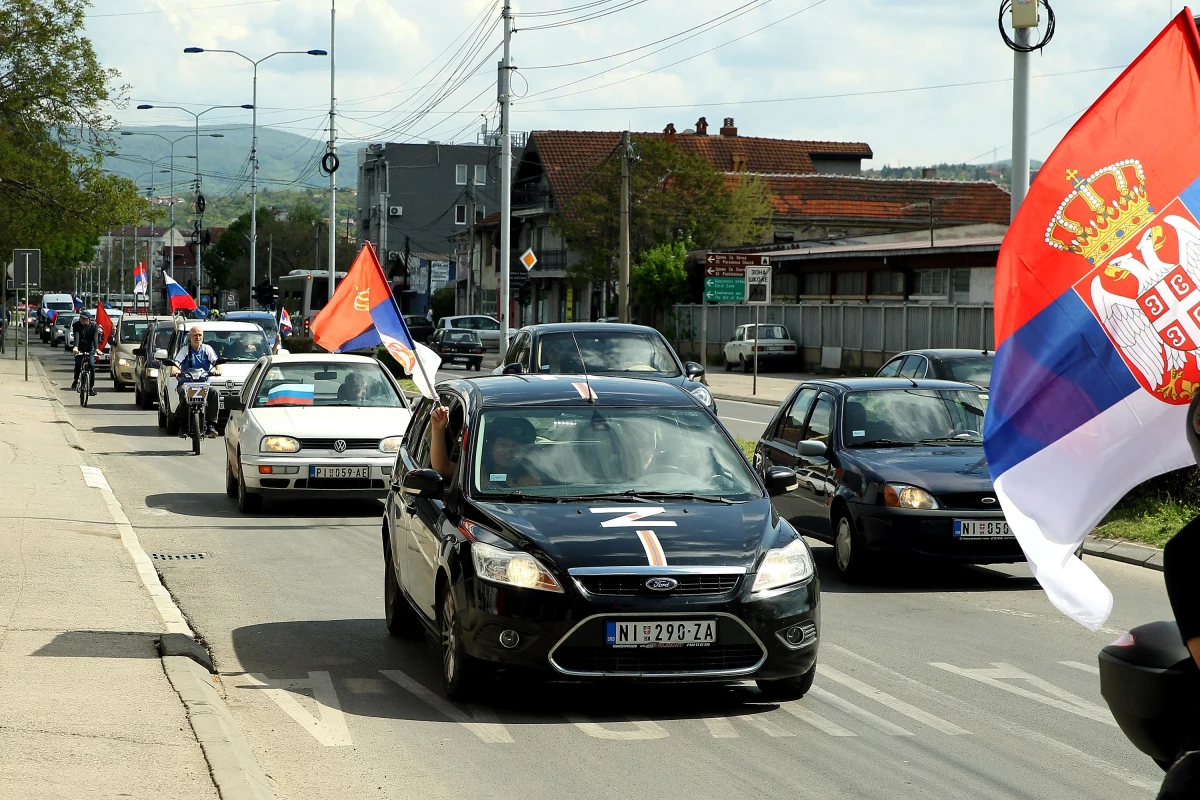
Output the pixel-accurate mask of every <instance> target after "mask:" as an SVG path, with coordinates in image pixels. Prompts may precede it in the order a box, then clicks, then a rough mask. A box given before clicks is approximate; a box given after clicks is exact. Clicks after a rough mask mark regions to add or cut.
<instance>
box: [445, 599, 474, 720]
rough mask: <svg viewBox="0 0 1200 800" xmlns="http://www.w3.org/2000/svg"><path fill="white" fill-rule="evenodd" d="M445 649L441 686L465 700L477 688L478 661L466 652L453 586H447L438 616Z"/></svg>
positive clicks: (451, 697)
mask: <svg viewBox="0 0 1200 800" xmlns="http://www.w3.org/2000/svg"><path fill="white" fill-rule="evenodd" d="M438 626H439V629H440V631H441V640H442V642H441V645H442V647H441V649H442V689H443V690H444V691H445V692H446V696H447V697H449V698H450V699H451V700H466V699H468V698H469V697H470V696H471V692H472V690H473V689H474V688H475V685H474V684H475V677H476V673H477V672H478V671H479V667H478V662H476V661H475V659H473V658H471V657H470V656H469V655H467V650H466V648H465V647H464V646H463V636H462V626H461V625H460V624H459V621H458V604H457V603H456V602H455V601H454V590H453V589H452V588H451V587H449V586H447V587H446V592H445V594H444V596H443V597H442V605H441V613H440V614H439V617H438Z"/></svg>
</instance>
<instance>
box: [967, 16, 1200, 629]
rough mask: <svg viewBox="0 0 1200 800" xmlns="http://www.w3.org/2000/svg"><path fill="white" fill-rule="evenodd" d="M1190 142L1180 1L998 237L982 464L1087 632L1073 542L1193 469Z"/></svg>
mask: <svg viewBox="0 0 1200 800" xmlns="http://www.w3.org/2000/svg"><path fill="white" fill-rule="evenodd" d="M1198 138H1200V36H1198V35H1197V32H1196V26H1195V23H1193V22H1192V14H1191V11H1190V10H1188V9H1187V8H1185V9H1184V10H1183V13H1181V14H1180V15H1179V16H1177V17H1176V18H1175V19H1174V20H1173V21H1172V22H1171V23H1170V24H1169V25H1168V26H1167V27H1166V29H1165V30H1163V32H1162V33H1160V34H1159V35H1158V38H1156V39H1155V40H1154V41H1153V42H1152V43H1151V44H1150V46H1149V47H1147V48H1146V50H1145V51H1144V52H1143V53H1142V54H1141V55H1140V56H1138V57H1137V59H1135V60H1134V62H1133V63H1132V64H1131V65H1130V66H1129V68H1128V69H1126V70H1125V72H1124V73H1123V74H1122V75H1121V76H1120V77H1119V78H1117V80H1116V81H1115V82H1114V83H1113V84H1112V86H1110V87H1109V88H1108V89H1107V90H1106V91H1105V92H1104V94H1103V95H1101V96H1100V99H1099V100H1097V101H1096V102H1095V104H1094V105H1093V106H1092V107H1091V108H1090V109H1089V110H1088V111H1087V112H1086V113H1085V114H1084V115H1083V117H1082V118H1081V119H1080V120H1079V121H1078V122H1077V123H1076V124H1075V126H1074V127H1073V128H1072V129H1071V131H1070V132H1069V133H1068V134H1067V135H1066V137H1065V138H1064V139H1063V140H1062V142H1061V143H1060V144H1059V146H1058V147H1057V148H1056V149H1055V151H1054V152H1053V153H1052V154H1051V155H1050V157H1049V158H1048V159H1047V160H1046V162H1045V164H1043V166H1042V168H1041V171H1040V172H1039V173H1038V177H1037V180H1036V181H1035V182H1034V184H1033V186H1032V187H1031V188H1030V190H1029V194H1028V196H1027V197H1026V198H1025V201H1024V203H1023V204H1022V205H1021V209H1020V212H1019V213H1018V214H1017V217H1016V219H1015V220H1013V224H1012V226H1011V227H1010V228H1009V230H1008V235H1007V236H1005V238H1004V243H1003V245H1002V246H1001V248H1000V256H999V261H998V263H997V267H996V342H997V349H996V365H995V370H994V373H993V376H992V382H991V399H990V403H989V407H988V410H987V420H986V424H985V427H984V449H985V451H986V453H987V460H988V466H989V468H990V470H991V474H992V478H993V480H994V483H995V487H996V494H997V496H998V497H999V498H1000V502H1001V505H1002V507H1003V509H1004V516H1005V518H1006V519H1007V520H1008V522H1009V525H1010V526H1011V527H1012V530H1013V532H1014V533H1015V534H1016V537H1017V539H1018V540H1019V541H1020V543H1021V547H1022V548H1023V549H1024V550H1025V554H1026V556H1027V557H1028V558H1029V563H1030V567H1031V568H1032V569H1033V573H1034V575H1035V576H1036V577H1037V579H1038V581H1039V582H1040V583H1041V584H1042V587H1043V588H1044V589H1045V590H1046V594H1047V595H1048V596H1049V598H1050V600H1051V602H1053V603H1054V605H1055V606H1057V607H1058V608H1059V609H1060V610H1061V611H1063V612H1064V613H1066V614H1067V615H1068V616H1070V617H1072V618H1073V619H1075V620H1077V621H1079V622H1081V623H1083V624H1084V625H1086V626H1087V627H1089V628H1091V629H1092V630H1096V629H1098V628H1099V627H1100V626H1101V625H1102V624H1103V622H1104V620H1105V619H1107V617H1108V615H1109V612H1110V611H1111V610H1112V594H1111V593H1110V592H1109V591H1108V589H1107V588H1106V587H1105V586H1104V584H1102V583H1101V582H1100V579H1099V578H1097V577H1096V575H1095V574H1093V573H1092V571H1091V570H1090V569H1088V568H1087V567H1086V566H1085V565H1084V563H1083V562H1082V561H1081V560H1080V559H1078V558H1076V557H1075V555H1074V552H1075V549H1076V548H1077V547H1078V546H1079V544H1080V543H1081V542H1082V541H1083V540H1084V537H1085V536H1087V534H1088V533H1089V532H1090V531H1091V530H1092V529H1093V528H1094V527H1095V526H1096V524H1097V523H1099V522H1100V520H1101V519H1103V517H1104V515H1105V514H1107V513H1108V511H1109V510H1110V509H1111V508H1112V507H1113V506H1114V505H1115V504H1116V503H1117V501H1118V500H1120V499H1121V497H1122V496H1123V495H1124V494H1125V493H1126V492H1127V491H1129V490H1130V489H1131V488H1133V487H1134V486H1136V485H1137V484H1139V483H1141V482H1142V481H1145V480H1147V479H1148V478H1152V477H1154V476H1155V475H1159V474H1161V473H1164V472H1167V471H1169V470H1173V469H1178V468H1180V467H1185V466H1188V465H1190V464H1192V463H1193V461H1192V455H1191V451H1190V450H1189V449H1188V445H1187V441H1186V439H1185V437H1184V425H1185V419H1186V411H1187V407H1188V403H1189V401H1190V400H1191V399H1192V395H1193V394H1194V393H1195V392H1196V391H1197V390H1200V222H1197V220H1198V219H1200V148H1197V147H1196V146H1195V143H1196V141H1197V139H1198Z"/></svg>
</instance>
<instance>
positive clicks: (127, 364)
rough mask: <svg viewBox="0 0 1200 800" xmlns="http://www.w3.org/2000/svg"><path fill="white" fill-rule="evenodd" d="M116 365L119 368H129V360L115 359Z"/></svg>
mask: <svg viewBox="0 0 1200 800" xmlns="http://www.w3.org/2000/svg"><path fill="white" fill-rule="evenodd" d="M117 364H118V365H120V366H122V367H128V366H129V364H130V361H129V359H128V358H118V359H117Z"/></svg>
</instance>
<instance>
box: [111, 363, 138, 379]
mask: <svg viewBox="0 0 1200 800" xmlns="http://www.w3.org/2000/svg"><path fill="white" fill-rule="evenodd" d="M122 360H124V361H126V362H127V363H126V364H121V361H122ZM112 374H113V380H116V381H120V382H121V383H133V381H134V377H135V376H134V374H133V359H120V358H118V359H117V361H116V363H115V364H113V366H112Z"/></svg>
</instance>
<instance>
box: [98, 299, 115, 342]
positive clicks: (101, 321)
mask: <svg viewBox="0 0 1200 800" xmlns="http://www.w3.org/2000/svg"><path fill="white" fill-rule="evenodd" d="M96 324H97V325H99V326H100V334H101V336H100V344H99V346H98V347H97V348H96V352H98V353H103V352H104V346H105V345H106V344H108V340H109V339H111V338H112V332H113V323H112V317H110V316H108V312H107V311H105V310H104V303H100V304H98V305H97V306H96Z"/></svg>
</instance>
